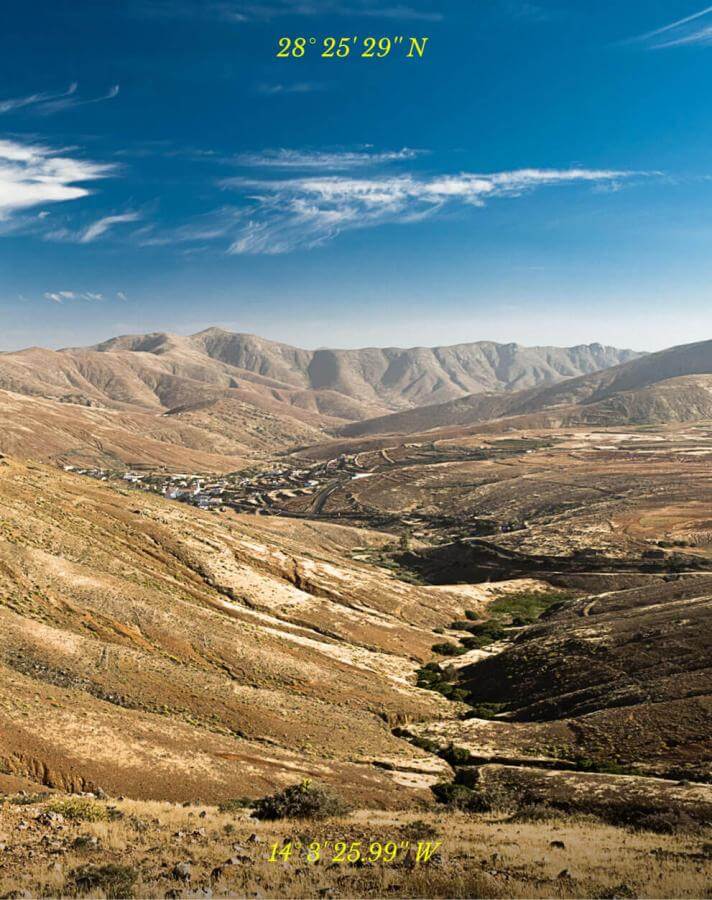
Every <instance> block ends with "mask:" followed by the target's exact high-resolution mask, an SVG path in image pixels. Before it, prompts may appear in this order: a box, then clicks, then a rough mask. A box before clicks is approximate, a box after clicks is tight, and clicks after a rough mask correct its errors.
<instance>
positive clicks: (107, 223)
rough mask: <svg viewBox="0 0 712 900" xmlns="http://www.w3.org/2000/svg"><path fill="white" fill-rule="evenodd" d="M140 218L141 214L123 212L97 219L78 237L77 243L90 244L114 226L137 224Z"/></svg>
mask: <svg viewBox="0 0 712 900" xmlns="http://www.w3.org/2000/svg"><path fill="white" fill-rule="evenodd" d="M140 218H141V214H140V213H137V212H125V213H118V214H116V215H113V216H104V217H103V218H101V219H97V221H96V222H92V224H91V225H89V226H88V227H87V228H85V229H84V231H83V232H82V233H81V235H80V237H79V243H80V244H90V243H91V242H92V241H96V240H98V239H99V238H100V237H102V236H103V235H105V234H106V233H107V232H108V231H109V230H110V229H112V228H114V227H115V226H116V225H122V224H124V223H125V222H138V221H139V219H140Z"/></svg>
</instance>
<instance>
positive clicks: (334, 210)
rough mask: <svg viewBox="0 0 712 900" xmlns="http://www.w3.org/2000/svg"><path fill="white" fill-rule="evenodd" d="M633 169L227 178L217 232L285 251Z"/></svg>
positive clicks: (257, 248) (621, 176)
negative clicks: (234, 205) (232, 204)
mask: <svg viewBox="0 0 712 900" xmlns="http://www.w3.org/2000/svg"><path fill="white" fill-rule="evenodd" d="M636 174H637V175H643V174H645V173H635V172H626V171H620V170H601V169H584V168H571V169H519V170H515V171H509V172H494V173H489V174H477V173H467V172H463V173H459V174H456V175H438V176H430V177H424V176H415V175H412V174H405V175H393V176H384V177H376V178H356V177H351V176H339V175H325V176H321V177H301V178H291V179H282V180H263V179H250V178H244V177H238V178H229V179H226V180H224V181H223V182H222V184H223V187H224V188H225V189H227V190H232V191H235V192H237V193H238V194H239V195H240V196H241V198H242V201H243V204H244V205H243V206H241V207H239V208H238V212H236V213H235V215H234V218H233V222H232V227H231V228H229V229H226V230H225V231H224V232H223V234H222V235H221V236H222V237H224V236H225V235H226V234H228V233H229V234H230V235H231V236H232V241H231V243H230V246H229V249H228V252H229V253H232V254H281V253H288V252H290V251H293V250H296V249H300V248H301V249H311V248H314V247H318V246H321V245H323V244H325V243H327V242H328V241H330V240H332V239H334V238H335V237H336V236H337V235H339V234H341V233H342V232H344V231H349V230H353V229H362V228H369V227H376V226H379V225H383V224H388V223H399V224H405V223H412V222H417V221H422V220H424V219H427V218H432V217H433V216H435V215H436V214H438V213H440V212H441V211H443V210H445V209H446V208H452V207H455V206H457V205H460V206H470V207H473V206H474V207H484V206H485V205H486V204H487V203H488V202H490V201H492V200H495V199H496V198H504V197H510V198H511V197H518V196H521V195H523V194H527V193H530V192H532V191H534V190H538V189H542V188H547V187H549V188H550V187H554V186H567V185H574V184H582V183H583V184H589V185H592V186H600V185H606V184H608V185H611V184H619V183H621V182H622V181H623V180H626V179H630V178H632V177H633V176H634V175H636Z"/></svg>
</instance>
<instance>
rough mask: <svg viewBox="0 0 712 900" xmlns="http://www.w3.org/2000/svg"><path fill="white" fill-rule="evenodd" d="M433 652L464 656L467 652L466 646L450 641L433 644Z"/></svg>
mask: <svg viewBox="0 0 712 900" xmlns="http://www.w3.org/2000/svg"><path fill="white" fill-rule="evenodd" d="M432 651H433V653H439V654H440V656H462V654H463V653H464V652H465V648H464V647H458V646H457V644H451V643H450V642H449V641H443V643H442V644H433V646H432Z"/></svg>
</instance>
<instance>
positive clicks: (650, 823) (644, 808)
mask: <svg viewBox="0 0 712 900" xmlns="http://www.w3.org/2000/svg"><path fill="white" fill-rule="evenodd" d="M600 817H601V818H602V819H604V821H606V822H608V824H609V825H623V826H627V827H629V828H634V829H635V830H637V831H653V832H655V833H656V834H678V833H684V832H695V831H698V830H699V829H700V822H698V821H697V819H695V818H694V816H693V815H691V813H690V811H688V810H686V809H684V808H683V807H682V806H680V805H679V804H678V805H674V806H669V807H667V808H665V809H660V808H655V807H652V806H649V805H645V804H640V805H638V804H636V803H628V804H621V805H620V806H617V807H611V808H608V809H605V810H603V811H602V812H601V813H600Z"/></svg>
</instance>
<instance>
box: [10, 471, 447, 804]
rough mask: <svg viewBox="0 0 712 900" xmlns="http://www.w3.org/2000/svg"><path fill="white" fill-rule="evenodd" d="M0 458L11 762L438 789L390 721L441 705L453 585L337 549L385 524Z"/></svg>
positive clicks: (112, 774) (125, 777)
mask: <svg viewBox="0 0 712 900" xmlns="http://www.w3.org/2000/svg"><path fill="white" fill-rule="evenodd" d="M0 462H2V465H0V498H1V501H0V598H1V600H0V618H1V619H2V627H1V628H0V632H1V633H2V641H1V642H0V668H1V669H2V678H0V698H1V699H0V723H1V727H0V735H1V738H0V757H2V760H3V762H4V764H5V766H6V767H7V768H9V770H10V771H12V772H16V773H20V774H26V775H29V776H31V777H32V778H34V779H36V780H38V781H41V782H43V783H45V784H50V785H57V786H63V787H70V788H74V789H83V788H87V787H90V786H92V785H94V786H96V785H100V786H102V787H103V788H104V789H105V790H107V791H110V792H113V793H115V794H118V793H122V794H127V795H129V796H132V795H133V796H142V797H154V798H161V797H163V798H170V799H189V798H195V797H201V798H206V799H207V798H212V799H220V798H222V799H224V798H225V797H229V796H236V795H250V796H256V795H260V794H263V793H265V792H266V790H268V789H270V788H272V787H274V786H275V785H280V784H285V783H291V782H293V781H294V780H295V779H298V778H299V777H302V776H312V777H318V778H319V779H320V780H324V781H327V782H328V781H331V782H333V783H338V784H340V785H341V786H342V787H343V788H344V790H346V791H347V793H349V794H350V795H353V796H354V797H357V798H361V799H365V798H368V799H369V800H370V801H371V802H374V803H379V804H385V805H392V804H394V803H402V802H408V797H409V796H416V795H417V794H418V792H422V791H426V793H427V790H426V789H427V787H428V785H429V784H430V783H431V782H432V781H434V780H436V779H437V776H438V772H439V771H440V770H441V768H442V766H441V765H439V764H438V761H437V760H435V761H434V760H433V758H432V757H429V758H428V757H426V756H425V755H424V754H422V753H420V751H417V750H411V749H410V748H409V747H408V746H407V745H406V744H404V742H402V741H399V740H397V739H395V738H394V737H393V736H392V735H391V731H390V727H391V726H392V725H393V724H395V723H398V722H405V721H408V720H418V719H427V718H432V717H436V716H439V715H440V714H441V713H442V712H443V709H444V702H443V701H442V698H440V697H438V696H437V695H434V694H432V693H430V692H425V691H420V690H418V689H417V688H414V686H413V682H414V672H415V670H416V668H417V667H418V665H420V663H421V662H422V660H424V659H425V658H426V657H427V656H428V655H429V648H430V646H431V644H432V643H433V642H434V641H435V639H436V635H435V634H434V632H433V629H434V628H436V627H439V626H442V625H443V624H444V623H446V622H447V621H449V620H450V619H451V618H452V617H453V616H454V615H456V614H458V612H460V613H461V611H462V602H461V598H460V597H459V595H458V594H457V592H455V591H453V592H448V591H447V590H442V589H438V588H428V587H418V586H414V585H410V584H406V583H403V582H400V581H397V580H396V579H394V578H392V577H390V576H389V575H388V574H385V573H384V571H383V570H381V569H373V568H372V567H371V566H369V565H367V564H365V563H361V562H358V561H353V562H350V561H348V559H347V558H346V557H347V554H348V552H349V550H350V549H353V548H354V547H356V546H363V544H364V542H366V544H367V545H370V546H373V547H379V546H382V545H383V544H384V543H385V542H386V541H388V540H390V539H389V538H388V537H386V536H384V535H381V534H378V533H369V532H356V531H354V530H351V529H348V528H341V527H335V526H327V525H317V524H314V523H295V522H289V521H283V520H269V521H267V522H265V523H264V524H263V522H262V521H261V520H259V519H256V518H254V517H238V516H233V515H231V514H226V515H224V516H223V515H220V514H209V513H202V512H199V511H196V510H193V509H186V508H185V507H182V506H180V505H179V504H175V503H169V502H167V501H162V500H160V499H158V498H153V497H147V496H145V495H141V496H138V495H136V494H132V493H130V492H129V491H125V490H124V491H121V490H113V489H111V488H108V487H107V486H106V485H102V484H96V483H93V482H91V481H89V480H87V479H82V478H80V477H78V476H71V475H65V474H59V473H57V472H56V471H53V470H51V469H48V468H44V467H42V466H38V465H34V464H29V465H26V464H22V463H18V462H15V461H12V460H8V459H4V460H2V461H0ZM446 714H447V711H446ZM379 762H380V763H381V765H378V763H379ZM384 763H388V766H385V765H384Z"/></svg>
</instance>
